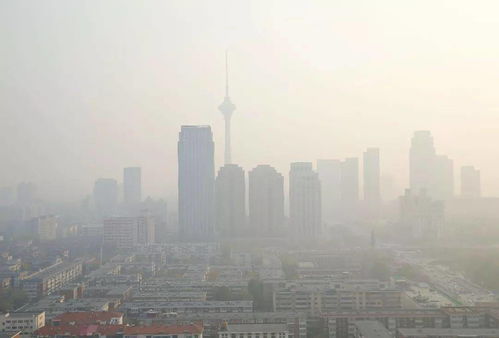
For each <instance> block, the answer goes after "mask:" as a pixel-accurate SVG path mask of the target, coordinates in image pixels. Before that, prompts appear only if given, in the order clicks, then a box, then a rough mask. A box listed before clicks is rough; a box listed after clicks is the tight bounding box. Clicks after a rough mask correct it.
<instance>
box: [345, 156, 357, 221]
mask: <svg viewBox="0 0 499 338" xmlns="http://www.w3.org/2000/svg"><path fill="white" fill-rule="evenodd" d="M341 211H342V215H343V220H344V221H346V222H351V221H354V220H356V219H357V218H358V217H359V215H358V212H359V159H358V158H356V157H350V158H346V159H345V160H344V161H343V162H341Z"/></svg>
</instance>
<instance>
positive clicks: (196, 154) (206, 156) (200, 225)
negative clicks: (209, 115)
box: [178, 126, 215, 240]
mask: <svg viewBox="0 0 499 338" xmlns="http://www.w3.org/2000/svg"><path fill="white" fill-rule="evenodd" d="M214 154H215V146H214V143H213V136H212V132H211V128H210V126H182V128H181V131H180V134H179V141H178V215H179V230H180V235H181V237H182V239H184V240H206V239H209V238H213V235H214V218H215V213H214V208H215V204H214V198H215V191H214V188H215V162H214Z"/></svg>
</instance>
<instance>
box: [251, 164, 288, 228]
mask: <svg viewBox="0 0 499 338" xmlns="http://www.w3.org/2000/svg"><path fill="white" fill-rule="evenodd" d="M248 182H249V183H248V184H249V221H250V226H251V232H252V233H254V234H256V235H259V236H272V235H277V234H279V233H281V232H282V231H283V224H284V177H283V176H282V174H280V173H278V172H277V171H276V170H275V169H274V168H273V167H271V166H269V165H266V164H262V165H259V166H257V167H256V168H254V169H252V170H251V171H250V172H249V173H248Z"/></svg>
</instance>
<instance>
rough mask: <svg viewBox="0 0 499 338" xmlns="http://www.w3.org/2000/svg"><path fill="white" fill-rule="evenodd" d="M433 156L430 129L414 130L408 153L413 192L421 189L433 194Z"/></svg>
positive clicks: (430, 194)
mask: <svg viewBox="0 0 499 338" xmlns="http://www.w3.org/2000/svg"><path fill="white" fill-rule="evenodd" d="M435 158H436V154H435V147H434V146H433V137H432V136H431V133H430V131H428V130H419V131H416V132H415V133H414V136H413V137H412V141H411V150H410V155H409V170H410V173H409V176H410V189H411V191H412V193H413V194H416V195H418V194H419V193H420V192H421V191H426V193H427V194H428V195H429V196H434V190H435V189H434V183H435V178H434V170H435V169H434V168H435Z"/></svg>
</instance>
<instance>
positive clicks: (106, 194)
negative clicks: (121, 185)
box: [94, 178, 118, 217]
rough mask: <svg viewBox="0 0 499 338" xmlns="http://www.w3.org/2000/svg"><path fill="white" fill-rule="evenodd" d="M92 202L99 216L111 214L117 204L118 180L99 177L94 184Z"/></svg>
mask: <svg viewBox="0 0 499 338" xmlns="http://www.w3.org/2000/svg"><path fill="white" fill-rule="evenodd" d="M94 203H95V208H96V211H97V213H98V215H99V216H104V217H107V216H111V215H113V214H114V213H115V212H116V206H117V205H118V182H116V180H115V179H112V178H99V179H97V180H96V181H95V184H94Z"/></svg>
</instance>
